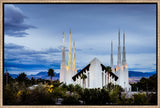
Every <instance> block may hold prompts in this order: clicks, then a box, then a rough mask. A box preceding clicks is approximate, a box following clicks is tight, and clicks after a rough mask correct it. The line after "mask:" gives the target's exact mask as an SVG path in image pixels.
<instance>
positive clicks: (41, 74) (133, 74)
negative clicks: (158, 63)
mask: <svg viewBox="0 0 160 108" xmlns="http://www.w3.org/2000/svg"><path fill="white" fill-rule="evenodd" d="M78 72H80V70H77V73H78ZM4 74H5V73H4ZM153 74H156V72H145V73H144V72H138V71H129V78H132V77H137V78H138V79H140V78H141V77H150V76H152V75H153ZM9 75H10V76H11V77H12V78H16V77H17V76H18V74H9ZM27 77H28V78H29V79H31V78H32V77H33V78H35V79H38V78H42V79H50V76H48V73H47V71H42V72H39V73H37V74H34V75H33V74H32V75H27ZM53 79H54V80H56V79H59V73H56V72H55V76H54V77H53Z"/></svg>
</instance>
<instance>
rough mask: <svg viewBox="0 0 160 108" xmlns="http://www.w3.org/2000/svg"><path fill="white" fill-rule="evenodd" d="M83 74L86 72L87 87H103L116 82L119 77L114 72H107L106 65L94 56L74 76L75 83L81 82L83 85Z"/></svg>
mask: <svg viewBox="0 0 160 108" xmlns="http://www.w3.org/2000/svg"><path fill="white" fill-rule="evenodd" d="M82 74H85V75H86V76H87V78H86V79H85V88H103V86H106V85H108V83H110V82H111V83H113V84H116V81H117V79H118V77H117V76H116V75H115V74H114V73H113V72H109V73H108V72H107V70H106V67H105V66H104V65H103V64H102V63H101V62H100V61H99V60H98V59H97V58H94V59H93V60H92V61H91V62H90V63H89V64H88V65H87V66H86V67H84V68H83V69H82V70H81V71H80V72H78V73H77V74H76V75H74V76H73V77H72V79H73V81H74V84H79V85H81V86H82V87H84V85H83V79H82V78H81V76H82Z"/></svg>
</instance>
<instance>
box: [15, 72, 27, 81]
mask: <svg viewBox="0 0 160 108" xmlns="http://www.w3.org/2000/svg"><path fill="white" fill-rule="evenodd" d="M17 80H18V82H19V83H22V82H23V83H25V82H26V81H27V80H28V78H27V75H26V74H25V73H24V72H23V73H20V74H19V76H17Z"/></svg>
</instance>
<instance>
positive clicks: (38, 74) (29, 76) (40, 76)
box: [4, 71, 59, 80]
mask: <svg viewBox="0 0 160 108" xmlns="http://www.w3.org/2000/svg"><path fill="white" fill-rule="evenodd" d="M54 74H55V76H54V77H52V79H54V80H57V79H59V73H56V72H55V73H54ZM4 75H5V73H4ZM9 75H10V76H11V77H12V78H16V77H17V76H18V75H19V74H10V73H9ZM27 77H28V78H29V79H31V78H32V77H33V78H34V79H38V78H41V79H50V76H48V72H47V71H46V72H45V71H44V72H39V73H37V74H34V75H33V74H31V75H27Z"/></svg>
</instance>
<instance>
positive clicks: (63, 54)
mask: <svg viewBox="0 0 160 108" xmlns="http://www.w3.org/2000/svg"><path fill="white" fill-rule="evenodd" d="M64 39H65V36H64V32H63V47H62V64H61V65H63V66H65V65H66V61H65V47H64Z"/></svg>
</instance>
